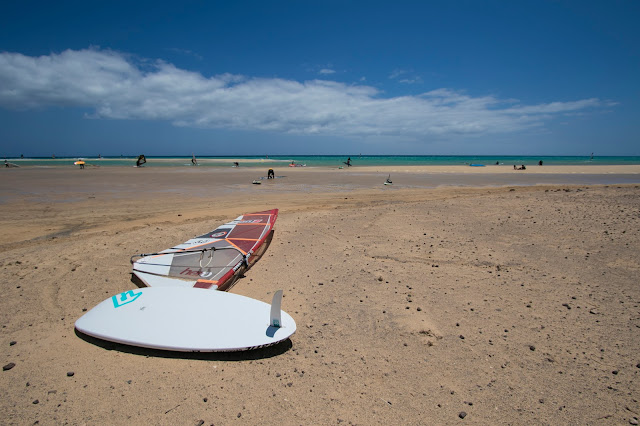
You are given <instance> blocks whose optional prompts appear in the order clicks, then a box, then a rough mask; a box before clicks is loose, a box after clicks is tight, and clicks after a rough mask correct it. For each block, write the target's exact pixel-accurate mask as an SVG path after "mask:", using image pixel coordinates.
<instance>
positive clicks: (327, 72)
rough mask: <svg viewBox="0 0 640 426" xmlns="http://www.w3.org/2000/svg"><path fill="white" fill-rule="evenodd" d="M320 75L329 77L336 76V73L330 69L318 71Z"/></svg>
mask: <svg viewBox="0 0 640 426" xmlns="http://www.w3.org/2000/svg"><path fill="white" fill-rule="evenodd" d="M318 72H319V73H320V74H325V75H329V74H335V73H336V72H335V71H334V70H332V69H330V68H322V69H321V70H320V71H318Z"/></svg>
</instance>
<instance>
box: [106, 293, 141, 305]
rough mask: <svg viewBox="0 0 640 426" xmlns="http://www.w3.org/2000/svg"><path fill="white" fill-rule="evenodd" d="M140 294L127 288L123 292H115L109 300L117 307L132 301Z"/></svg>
mask: <svg viewBox="0 0 640 426" xmlns="http://www.w3.org/2000/svg"><path fill="white" fill-rule="evenodd" d="M140 296H142V292H138V293H134V292H133V290H129V291H125V292H124V293H120V294H116V295H115V296H113V297H112V298H111V300H113V307H114V308H119V307H120V306H123V305H126V304H128V303H131V302H134V301H135V300H136V299H137V298H138V297H140Z"/></svg>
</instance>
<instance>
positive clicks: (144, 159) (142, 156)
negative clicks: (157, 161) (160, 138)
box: [136, 154, 147, 167]
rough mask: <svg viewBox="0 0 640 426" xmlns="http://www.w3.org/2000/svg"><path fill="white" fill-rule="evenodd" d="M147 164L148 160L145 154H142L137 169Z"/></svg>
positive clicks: (137, 162)
mask: <svg viewBox="0 0 640 426" xmlns="http://www.w3.org/2000/svg"><path fill="white" fill-rule="evenodd" d="M146 162H147V159H146V158H145V156H144V154H140V156H138V160H137V161H136V167H140V166H142V165H143V164H144V163H146Z"/></svg>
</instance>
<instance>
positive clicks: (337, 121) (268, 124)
mask: <svg viewBox="0 0 640 426" xmlns="http://www.w3.org/2000/svg"><path fill="white" fill-rule="evenodd" d="M394 74H395V77H394V78H397V77H399V76H401V75H403V74H404V72H401V71H396V72H394ZM610 105H611V103H610V102H602V101H600V100H598V99H595V98H591V99H582V100H577V101H571V102H557V101H552V102H549V103H545V104H539V105H520V104H518V102H517V101H514V100H501V99H497V98H495V97H493V96H482V97H472V96H469V95H466V94H464V93H461V92H457V91H453V90H449V89H438V90H433V91H430V92H427V93H423V94H420V95H416V96H402V97H383V96H382V94H381V93H380V92H379V91H378V90H377V89H375V88H373V87H370V86H366V85H364V84H359V85H347V84H343V83H338V82H333V81H328V80H311V81H305V82H299V81H293V80H283V79H276V78H271V79H265V78H250V77H245V76H239V75H232V74H221V75H216V76H213V77H204V76H203V75H201V74H199V73H195V72H191V71H187V70H182V69H178V68H176V67H175V66H173V65H172V64H169V63H166V62H163V61H155V62H141V63H137V62H136V61H135V60H134V59H133V58H131V57H128V56H127V55H124V54H122V53H118V52H113V51H109V50H98V49H88V50H79V51H74V50H67V51H64V52H62V53H60V54H51V55H48V56H40V57H29V56H24V55H22V54H19V53H7V52H4V53H0V106H2V107H4V108H11V109H32V108H45V107H50V106H59V107H83V108H87V109H89V110H91V114H90V116H91V117H94V118H111V119H142V120H163V121H169V122H172V123H173V124H175V125H177V126H191V127H202V128H230V129H244V130H267V131H277V132H287V133H296V134H327V135H340V136H368V135H391V136H402V137H424V136H425V135H450V134H472V135H475V134H486V133H505V132H515V131H519V130H523V129H526V128H529V127H533V126H540V125H543V124H544V123H545V122H546V121H548V120H551V119H553V118H556V117H566V116H567V115H568V114H571V113H578V112H583V111H585V110H587V109H590V108H594V107H604V106H610Z"/></svg>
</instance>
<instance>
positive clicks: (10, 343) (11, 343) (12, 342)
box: [9, 340, 18, 346]
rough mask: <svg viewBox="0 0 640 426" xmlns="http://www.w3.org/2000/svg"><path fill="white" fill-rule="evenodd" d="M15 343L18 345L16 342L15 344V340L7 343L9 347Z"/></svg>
mask: <svg viewBox="0 0 640 426" xmlns="http://www.w3.org/2000/svg"><path fill="white" fill-rule="evenodd" d="M16 343H18V342H16V341H15V340H12V341H10V342H9V346H13V345H15V344H16Z"/></svg>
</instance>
